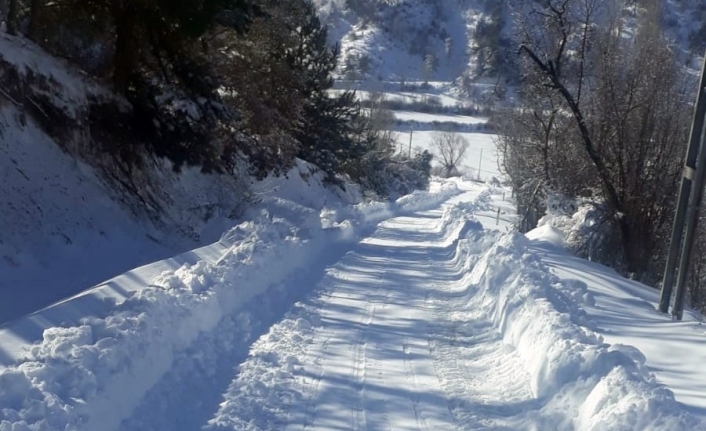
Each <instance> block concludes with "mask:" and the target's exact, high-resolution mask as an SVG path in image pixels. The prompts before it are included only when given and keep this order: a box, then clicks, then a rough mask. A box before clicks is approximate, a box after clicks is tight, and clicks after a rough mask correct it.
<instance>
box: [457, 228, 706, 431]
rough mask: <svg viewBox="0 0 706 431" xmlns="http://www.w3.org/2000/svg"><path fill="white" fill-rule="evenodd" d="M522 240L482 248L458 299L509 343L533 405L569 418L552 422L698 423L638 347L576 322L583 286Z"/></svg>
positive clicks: (619, 425) (585, 298)
mask: <svg viewBox="0 0 706 431" xmlns="http://www.w3.org/2000/svg"><path fill="white" fill-rule="evenodd" d="M528 244H529V240H528V239H527V238H526V237H525V236H524V235H521V234H516V233H514V234H509V235H506V236H504V237H502V238H501V239H500V240H499V241H498V242H497V243H496V244H495V245H494V246H493V247H492V248H490V250H489V251H488V252H487V253H485V254H484V255H483V257H482V258H481V259H480V260H479V261H478V263H477V264H475V265H474V267H473V269H472V272H471V277H470V286H469V288H468V290H467V294H468V302H467V305H466V307H467V308H468V309H469V310H483V312H484V313H485V314H486V316H487V318H488V320H489V321H490V322H491V323H492V325H493V327H494V328H495V329H496V330H497V331H498V333H499V334H500V335H501V336H502V340H503V341H504V343H506V344H509V345H510V346H512V347H514V348H515V349H516V351H517V353H518V355H519V357H520V358H521V362H522V364H523V367H524V369H525V370H526V371H527V372H528V373H529V375H530V379H531V389H532V392H533V396H534V398H536V399H537V400H539V402H540V407H539V409H540V413H541V414H542V415H547V416H555V415H556V414H557V412H563V413H562V414H563V415H566V417H569V418H574V419H573V420H572V421H570V422H566V423H564V426H563V427H561V428H560V429H575V430H586V431H589V430H590V431H593V430H595V431H597V430H616V431H617V430H635V429H640V430H677V429H684V430H686V429H689V430H696V429H704V426H703V424H701V423H700V422H698V421H697V420H696V419H695V418H693V417H692V416H690V415H689V414H688V413H687V412H685V411H684V410H683V409H682V408H681V406H679V404H678V403H677V402H676V401H675V399H674V395H673V393H672V392H671V391H669V390H668V389H666V388H665V387H663V386H661V385H660V384H658V383H657V382H656V380H655V378H654V375H652V374H650V373H649V371H648V369H647V367H646V366H645V365H644V362H645V358H644V356H642V354H641V353H639V351H637V350H636V349H634V348H632V347H628V346H621V345H614V346H609V345H606V344H605V343H604V342H603V340H602V338H601V337H600V336H599V335H597V334H595V333H594V332H592V331H591V330H590V329H588V328H587V327H586V326H584V325H588V324H589V322H588V321H587V317H586V313H585V312H584V311H583V308H582V304H583V303H584V302H590V301H592V299H591V297H590V296H589V295H588V294H587V289H586V286H585V285H583V284H582V283H563V282H561V281H560V280H559V279H558V278H557V277H556V276H554V275H553V274H551V272H550V271H549V269H548V268H546V267H545V265H544V264H542V263H541V262H540V260H539V258H538V257H537V256H535V255H533V254H531V253H530V252H528ZM469 269H470V268H469ZM567 412H568V414H567ZM551 423H554V424H556V421H552V422H548V423H547V424H551Z"/></svg>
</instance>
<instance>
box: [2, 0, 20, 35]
mask: <svg viewBox="0 0 706 431" xmlns="http://www.w3.org/2000/svg"><path fill="white" fill-rule="evenodd" d="M5 25H6V26H7V32H8V33H9V34H12V35H15V34H17V0H10V3H9V4H8V5H7V17H6V20H5Z"/></svg>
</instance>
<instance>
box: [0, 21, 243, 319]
mask: <svg viewBox="0 0 706 431" xmlns="http://www.w3.org/2000/svg"><path fill="white" fill-rule="evenodd" d="M0 62H2V63H3V65H4V66H3V67H4V69H3V72H2V73H0V79H2V80H12V82H13V85H19V84H18V83H17V82H16V81H17V80H18V79H21V80H25V82H26V83H25V84H24V85H26V86H27V93H28V94H29V93H33V94H32V95H28V96H27V100H23V101H17V100H14V99H13V98H11V97H10V96H9V95H8V94H4V95H3V96H2V97H1V98H0V101H1V105H0V232H2V233H1V234H0V294H2V296H3V298H12V300H4V301H0V324H2V323H5V322H7V321H10V320H13V319H16V318H18V317H21V316H22V315H24V314H27V313H30V312H33V311H36V310H39V309H41V308H43V307H46V306H48V305H50V304H52V303H53V302H56V301H59V300H61V299H64V298H66V297H67V296H71V295H73V294H75V293H78V292H80V291H82V290H84V289H87V288H89V287H91V286H93V285H95V284H97V283H99V282H101V281H103V280H105V279H107V278H110V277H112V276H115V275H118V274H120V273H122V272H124V271H126V270H129V269H131V268H134V267H136V266H139V265H143V264H146V263H150V262H153V261H155V260H159V259H164V258H166V257H169V256H172V255H175V254H177V253H180V252H183V251H187V250H190V249H193V248H195V247H198V246H199V245H205V244H208V243H211V242H213V241H215V240H217V239H218V237H219V236H220V234H221V233H222V231H223V230H224V229H225V228H226V227H228V226H230V225H232V223H233V221H232V220H231V219H232V218H234V217H236V216H237V215H239V213H238V210H239V209H240V207H242V205H243V199H244V198H245V196H244V195H243V194H239V193H238V192H237V191H238V190H239V187H238V184H237V183H236V182H235V181H233V180H232V179H229V178H228V177H226V176H217V175H203V174H201V173H200V172H198V170H196V169H184V171H183V172H182V173H181V174H176V173H174V172H173V170H172V167H171V165H169V164H168V163H163V162H160V161H158V160H151V161H150V162H149V163H150V167H149V168H148V169H147V170H146V171H145V172H144V174H143V175H141V176H139V178H134V180H135V182H133V183H129V182H128V181H125V178H124V177H121V174H120V171H119V169H118V167H117V165H116V164H115V163H114V162H113V161H112V160H105V159H101V158H99V157H98V156H97V155H96V151H93V150H92V149H91V148H90V146H91V145H97V144H96V142H95V141H94V140H93V139H92V138H91V136H90V133H89V131H87V130H85V129H81V128H80V127H78V126H77V127H75V128H73V129H72V128H71V127H72V125H70V124H53V125H52V124H49V125H47V124H43V123H41V122H40V121H38V120H37V119H36V118H37V117H35V116H33V115H31V114H30V113H31V109H32V107H33V106H34V104H36V103H37V102H36V101H35V100H34V99H33V96H34V97H36V96H37V95H39V96H41V97H45V98H46V100H47V101H49V102H50V103H51V105H52V106H56V107H57V108H56V109H59V107H61V109H62V115H65V116H66V119H67V123H68V122H69V121H71V122H76V123H77V124H79V125H81V124H83V125H86V124H87V123H88V122H89V120H88V119H87V118H86V117H87V116H88V112H87V108H86V105H87V103H88V100H95V99H99V98H110V97H114V96H110V95H109V94H108V93H106V92H105V90H103V89H102V87H101V86H100V85H98V83H95V82H93V81H91V80H90V79H88V78H87V77H85V76H83V75H81V74H80V73H78V72H76V71H74V70H73V69H72V68H70V67H68V66H67V64H66V63H65V62H62V61H60V60H57V59H55V58H53V57H51V56H49V55H47V54H46V53H45V52H43V51H42V50H41V49H40V48H38V47H37V46H36V45H34V44H32V43H31V42H29V41H28V40H26V39H23V38H18V37H12V36H8V35H7V34H5V33H0ZM14 73H17V74H18V75H14ZM30 88H31V89H32V90H30ZM37 109H40V110H42V109H44V108H37ZM42 115H43V114H42V113H41V112H40V114H39V118H44V117H42ZM44 115H45V114H44ZM62 128H64V129H62ZM52 130H55V131H57V133H56V134H52V133H50V131H52ZM64 134H65V135H68V137H66V138H59V137H57V136H64ZM123 184H124V186H123ZM131 190H136V191H138V193H134V192H133V191H131ZM141 199H142V200H141Z"/></svg>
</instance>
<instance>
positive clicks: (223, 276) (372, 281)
mask: <svg viewBox="0 0 706 431" xmlns="http://www.w3.org/2000/svg"><path fill="white" fill-rule="evenodd" d="M415 116H416V117H417V118H419V120H420V121H427V122H432V121H435V120H434V119H433V118H434V117H433V116H426V117H425V116H424V114H415ZM468 121H471V120H468ZM462 135H463V136H464V137H465V138H466V139H467V140H468V141H469V143H470V147H469V150H468V152H467V154H466V157H465V158H464V160H463V161H462V165H463V166H464V167H465V168H466V169H464V171H465V172H466V173H467V174H466V176H465V178H466V179H461V178H454V179H449V180H443V179H438V178H437V179H435V180H434V181H433V182H432V185H431V187H430V190H429V191H425V192H417V193H414V194H412V195H409V196H404V197H402V198H400V199H398V200H397V201H395V202H390V203H381V202H363V203H357V204H356V203H355V202H356V199H355V193H354V191H349V194H341V193H333V192H331V191H330V190H328V189H324V188H323V187H322V186H321V184H320V183H319V182H318V181H317V179H316V177H315V176H314V177H313V178H309V179H308V180H304V178H303V177H307V175H304V176H302V175H301V174H302V173H305V170H306V166H305V165H303V164H300V165H299V166H297V167H296V168H295V170H294V171H292V172H290V175H289V178H290V179H289V180H285V179H271V180H268V181H265V182H263V183H259V185H258V190H257V193H258V196H260V197H261V198H262V200H261V203H259V204H258V205H256V206H255V207H254V208H252V209H251V210H250V211H249V212H248V213H247V214H245V216H244V221H243V222H242V223H240V224H238V225H237V226H233V227H231V228H229V229H227V230H226V231H225V232H224V233H223V235H222V236H221V237H220V240H219V241H217V242H215V243H213V244H211V245H207V246H205V247H202V248H199V249H196V250H193V251H191V252H187V253H183V254H181V255H178V256H175V257H173V258H171V259H166V260H161V261H157V262H154V263H152V264H149V265H146V266H143V267H140V268H137V269H135V270H132V271H129V272H126V273H124V274H122V275H120V276H117V277H115V278H112V279H110V280H108V281H106V282H103V283H100V284H98V285H97V286H95V287H93V288H92V289H89V290H86V291H84V292H82V293H80V294H78V295H76V296H74V297H71V298H68V299H66V300H64V301H61V302H59V303H56V304H54V305H52V306H50V307H48V308H45V309H42V310H40V311H38V312H36V313H34V314H31V315H27V316H25V317H22V318H21V319H19V320H16V321H15V322H13V323H11V324H6V325H4V326H1V327H0V431H6V430H13V431H14V430H22V431H26V430H30V431H40V430H80V431H85V430H90V431H114V430H122V431H127V430H154V431H160V430H165V431H166V430H170V431H180V430H183V431H193V430H209V431H225V430H238V431H241V430H245V431H249V430H288V431H295V430H304V429H307V430H365V429H367V430H388V429H402V430H486V429H490V430H527V431H537V430H566V431H573V430H585V431H603V430H613V431H628V430H653V431H675V430H679V431H681V430H684V431H687V430H689V431H690V430H706V424H705V423H704V422H703V421H704V420H706V395H704V394H705V393H706V387H705V386H706V383H705V382H706V370H704V368H703V363H704V361H705V360H706V354H704V353H703V340H704V338H703V337H704V335H705V334H704V330H703V329H702V328H701V326H700V323H699V322H698V321H697V320H695V319H693V318H692V319H691V320H689V321H686V322H683V323H674V322H671V321H670V320H669V319H668V317H667V316H663V315H660V314H658V313H656V312H655V311H654V304H655V302H656V293H655V291H653V290H652V289H650V288H647V287H645V286H642V285H640V284H637V283H633V282H630V281H626V280H625V279H623V278H621V277H619V276H618V275H617V274H615V273H613V272H611V271H610V270H607V269H606V268H604V267H602V266H600V265H596V264H594V263H591V262H587V261H583V260H580V259H577V258H575V257H573V256H571V255H570V254H568V252H566V251H565V250H564V249H563V245H562V239H561V238H560V234H559V233H558V231H556V230H555V229H553V228H552V227H551V226H549V225H547V226H544V227H541V228H538V229H536V230H535V231H532V232H531V233H529V234H528V235H526V236H525V235H521V234H517V233H514V232H512V223H513V221H514V217H515V216H514V214H513V204H512V202H511V199H510V191H509V190H508V189H506V188H504V187H499V186H496V185H492V184H491V182H490V180H491V179H492V178H502V177H501V176H500V174H499V172H498V169H497V160H496V157H497V156H496V153H495V149H494V145H493V136H492V135H488V134H476V133H463V134H462ZM412 138H413V142H412V148H413V150H417V149H430V150H432V152H433V149H432V148H431V140H432V132H430V131H415V132H414V133H413V135H412ZM397 139H398V142H399V145H400V150H401V151H406V150H408V145H409V134H406V133H400V134H398V135H397ZM481 150H482V154H483V156H482V158H481ZM479 164H480V179H481V180H482V181H483V182H477V181H475V180H477V179H478V176H477V173H478V165H479ZM472 180H473V181H472ZM495 184H497V183H495ZM674 352H679V355H678V357H674Z"/></svg>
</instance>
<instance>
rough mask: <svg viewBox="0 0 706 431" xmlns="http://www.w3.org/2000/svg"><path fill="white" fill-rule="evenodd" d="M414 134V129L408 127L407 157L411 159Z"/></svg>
mask: <svg viewBox="0 0 706 431" xmlns="http://www.w3.org/2000/svg"><path fill="white" fill-rule="evenodd" d="M413 132H414V128H413V127H410V128H409V155H408V156H407V157H408V158H410V159H411V158H412V133H413Z"/></svg>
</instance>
